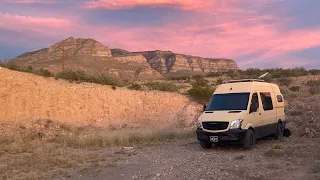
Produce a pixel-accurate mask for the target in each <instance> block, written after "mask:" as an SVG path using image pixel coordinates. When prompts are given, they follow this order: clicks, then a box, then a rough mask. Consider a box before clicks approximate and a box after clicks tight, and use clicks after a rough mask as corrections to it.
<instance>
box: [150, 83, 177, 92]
mask: <svg viewBox="0 0 320 180" xmlns="http://www.w3.org/2000/svg"><path fill="white" fill-rule="evenodd" d="M144 85H145V86H146V87H147V88H148V89H150V90H158V91H167V92H177V91H178V90H179V87H178V86H176V85H175V84H174V83H171V82H147V83H145V84H144Z"/></svg>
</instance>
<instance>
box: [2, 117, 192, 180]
mask: <svg viewBox="0 0 320 180" xmlns="http://www.w3.org/2000/svg"><path fill="white" fill-rule="evenodd" d="M0 133H1V136H0V143H1V146H0V161H1V162H2V163H1V165H0V179H46V178H51V177H52V176H53V175H56V174H60V175H61V174H62V175H63V176H66V177H67V176H68V174H67V171H68V170H70V169H72V168H79V169H82V168H85V167H88V166H97V165H99V164H101V162H107V163H110V164H112V163H111V162H108V161H109V159H108V158H109V157H108V155H106V154H105V153H98V152H96V151H99V150H101V148H107V147H110V146H135V145H147V144H150V143H156V142H161V141H165V140H173V139H179V138H186V137H190V136H193V135H194V134H193V132H192V131H191V130H190V129H169V130H160V129H141V128H122V129H101V128H94V127H89V126H88V127H76V126H71V125H67V124H59V123H56V122H53V121H50V120H45V121H42V120H41V121H40V120H39V121H35V122H33V123H25V124H14V123H9V122H7V123H3V122H2V123H1V124H0Z"/></svg>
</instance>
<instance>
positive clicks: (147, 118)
mask: <svg viewBox="0 0 320 180" xmlns="http://www.w3.org/2000/svg"><path fill="white" fill-rule="evenodd" d="M0 97H1V98H0V120H9V121H24V120H34V119H50V120H54V121H61V122H71V123H75V124H77V125H87V124H92V125H98V126H123V125H127V126H144V125H149V126H156V127H164V126H174V125H181V124H185V125H190V124H191V123H192V122H193V121H194V120H195V118H196V116H197V115H198V113H199V108H200V109H201V106H199V104H197V103H194V102H192V101H190V100H189V99H188V98H186V97H184V96H182V95H179V94H177V93H167V92H156V91H150V92H142V91H132V90H128V89H125V88H117V89H116V90H113V89H112V88H111V87H109V86H102V85H97V84H89V83H81V84H76V83H69V82H66V81H62V80H59V81H57V80H55V79H53V78H50V79H46V78H43V77H40V76H36V75H32V74H28V73H22V72H16V71H11V70H8V69H5V68H1V69H0Z"/></svg>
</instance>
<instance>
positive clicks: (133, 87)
mask: <svg viewBox="0 0 320 180" xmlns="http://www.w3.org/2000/svg"><path fill="white" fill-rule="evenodd" d="M128 88H129V89H132V90H141V89H142V86H141V85H140V84H131V85H130V86H129V87H128Z"/></svg>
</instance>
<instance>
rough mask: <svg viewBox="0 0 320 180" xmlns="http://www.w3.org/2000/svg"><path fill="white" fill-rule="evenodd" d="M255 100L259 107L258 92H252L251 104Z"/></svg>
mask: <svg viewBox="0 0 320 180" xmlns="http://www.w3.org/2000/svg"><path fill="white" fill-rule="evenodd" d="M253 102H256V103H257V104H258V107H259V100H258V93H253V94H252V98H251V104H252V103H253Z"/></svg>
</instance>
